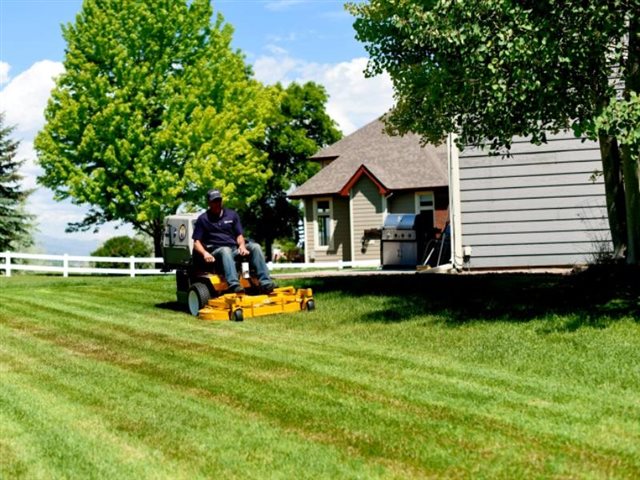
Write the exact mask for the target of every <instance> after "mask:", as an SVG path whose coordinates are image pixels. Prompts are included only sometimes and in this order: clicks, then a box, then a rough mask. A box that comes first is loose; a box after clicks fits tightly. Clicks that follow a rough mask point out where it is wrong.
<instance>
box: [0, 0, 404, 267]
mask: <svg viewBox="0 0 640 480" xmlns="http://www.w3.org/2000/svg"><path fill="white" fill-rule="evenodd" d="M81 7H82V1H81V0H0V111H4V112H5V114H6V121H7V123H8V124H11V125H15V126H16V130H15V134H14V136H15V138H16V139H18V140H20V141H21V149H20V152H19V154H20V158H25V159H26V160H27V163H26V165H25V167H24V168H23V171H22V172H21V173H22V174H23V175H24V176H25V180H24V185H25V187H26V188H36V191H35V193H34V194H33V195H32V196H31V198H30V200H29V204H28V209H29V210H30V211H31V212H32V213H33V214H35V215H36V216H37V220H38V226H39V227H38V228H39V232H38V236H37V239H38V247H39V250H40V251H45V252H47V253H65V252H66V253H70V254H76V255H84V254H88V253H89V252H90V251H91V250H93V249H95V248H96V247H97V246H98V245H99V244H100V243H101V242H102V241H104V240H105V239H107V238H109V237H111V236H113V235H116V234H123V233H127V234H129V233H130V228H128V227H127V226H124V227H123V228H120V229H119V230H117V231H115V230H114V227H115V225H108V226H106V227H103V228H101V231H100V232H99V233H98V234H93V233H76V234H65V233H64V226H65V225H66V223H67V222H70V221H79V220H81V219H82V218H83V215H84V212H85V210H86V209H85V208H83V207H78V206H75V205H71V204H70V203H69V202H64V203H58V202H54V201H53V199H52V195H51V192H50V191H48V190H46V189H44V188H42V187H38V185H37V184H36V181H35V179H36V177H37V175H38V173H39V167H38V166H37V164H36V162H35V158H36V154H35V152H34V151H33V144H32V142H33V137H34V136H35V134H36V133H37V131H38V130H39V129H40V128H41V127H42V125H43V123H44V119H43V116H42V112H43V110H44V107H45V105H46V101H47V98H48V96H49V92H50V90H51V88H52V87H53V80H52V78H53V77H54V76H55V75H57V74H59V73H60V72H61V71H62V68H63V67H62V60H63V58H64V48H65V43H64V40H63V39H62V35H61V29H60V26H61V25H62V24H65V23H68V22H73V21H74V19H75V16H76V14H77V13H78V12H79V11H80V9H81ZM213 7H214V11H216V12H219V13H221V14H222V15H223V16H224V18H225V20H226V21H227V22H228V23H230V24H231V25H233V27H234V29H235V35H234V41H233V44H234V46H235V47H236V48H239V49H240V50H242V51H243V52H244V54H245V56H246V59H247V62H248V63H250V64H252V65H253V67H254V71H255V74H256V77H257V78H258V79H259V80H261V81H263V82H264V83H274V82H276V81H280V82H283V83H285V84H286V83H288V82H291V81H299V82H304V81H315V82H318V83H321V84H322V85H324V86H325V88H326V89H327V91H328V93H329V96H330V99H329V103H328V105H327V110H328V112H329V114H330V115H331V116H332V117H333V118H334V120H336V121H337V122H338V125H339V126H340V127H341V129H342V130H343V132H344V133H346V134H348V133H351V132H352V131H354V130H355V129H357V128H359V127H361V126H363V125H364V124H366V123H368V122H369V121H371V120H373V119H374V118H376V117H377V116H379V115H381V114H382V113H384V112H385V111H386V110H388V109H389V108H390V106H391V104H392V90H391V84H390V81H389V79H388V78H387V77H384V76H383V77H376V78H373V79H365V78H364V75H363V69H364V68H365V66H366V52H365V49H364V47H363V45H362V44H360V43H359V42H357V41H356V40H355V34H354V31H353V27H352V24H353V19H352V17H351V16H350V15H349V14H348V13H347V12H346V11H345V10H344V3H343V2H342V1H335V0H219V1H214V2H213Z"/></svg>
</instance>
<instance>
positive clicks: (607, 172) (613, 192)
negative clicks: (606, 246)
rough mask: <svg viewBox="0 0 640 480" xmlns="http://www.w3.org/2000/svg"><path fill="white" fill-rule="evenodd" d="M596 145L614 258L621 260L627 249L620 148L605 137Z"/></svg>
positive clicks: (600, 138) (610, 138)
mask: <svg viewBox="0 0 640 480" xmlns="http://www.w3.org/2000/svg"><path fill="white" fill-rule="evenodd" d="M598 143H599V144H600V156H601V158H602V171H603V174H604V186H605V193H606V199H607V213H608V217H609V230H610V231H611V241H612V242H613V251H614V257H615V258H622V256H623V255H624V252H625V250H626V248H627V212H626V201H625V191H624V190H625V189H624V183H623V177H622V160H621V158H620V148H619V147H618V142H617V141H616V139H615V138H614V137H610V136H607V135H600V137H599V139H598Z"/></svg>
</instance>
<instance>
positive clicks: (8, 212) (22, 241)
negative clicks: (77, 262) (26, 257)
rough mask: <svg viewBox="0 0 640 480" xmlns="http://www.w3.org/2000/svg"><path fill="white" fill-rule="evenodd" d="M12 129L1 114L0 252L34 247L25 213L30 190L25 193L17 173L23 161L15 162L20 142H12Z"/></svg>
mask: <svg viewBox="0 0 640 480" xmlns="http://www.w3.org/2000/svg"><path fill="white" fill-rule="evenodd" d="M12 132H13V127H7V126H5V124H4V113H0V251H2V252H3V251H5V250H11V249H14V248H17V247H27V246H30V245H32V244H33V239H32V236H31V233H32V229H33V223H32V222H33V215H29V214H28V213H26V211H25V201H26V199H27V197H28V196H29V194H30V193H31V192H30V191H28V190H24V189H22V186H21V185H20V181H21V180H22V175H20V174H19V173H18V170H19V168H20V167H21V166H22V164H23V163H24V160H16V152H17V150H18V147H19V146H20V142H18V141H15V140H12V139H11V133H12Z"/></svg>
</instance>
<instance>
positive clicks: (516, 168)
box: [448, 132, 611, 269]
mask: <svg viewBox="0 0 640 480" xmlns="http://www.w3.org/2000/svg"><path fill="white" fill-rule="evenodd" d="M448 146H449V160H450V162H449V175H450V188H451V203H452V206H451V215H452V220H451V225H452V227H453V235H452V238H453V252H454V255H453V263H454V266H456V267H458V268H461V267H463V265H464V266H469V267H470V268H474V269H475V268H478V269H482V268H523V267H524V268H529V267H556V266H573V265H575V264H586V263H592V262H593V261H594V260H595V259H596V258H597V257H598V256H599V255H601V254H602V252H605V251H607V250H609V251H610V250H611V236H610V232H609V226H608V220H607V218H608V217H607V208H606V197H605V187H604V181H603V178H602V177H601V176H599V177H598V176H597V175H595V176H594V172H596V171H600V170H602V163H601V159H600V149H599V146H598V143H597V142H592V141H585V140H583V139H579V138H575V137H574V136H573V134H572V133H570V132H566V133H560V134H557V135H549V136H548V143H546V144H542V145H539V146H536V145H533V144H531V143H530V142H529V140H528V139H526V138H516V139H514V142H513V144H512V148H511V155H510V156H508V157H504V156H490V155H489V154H488V152H487V151H485V150H482V149H478V148H466V149H464V150H463V151H462V152H459V151H458V150H457V149H456V148H455V146H454V145H453V142H452V141H451V138H450V139H449V142H448Z"/></svg>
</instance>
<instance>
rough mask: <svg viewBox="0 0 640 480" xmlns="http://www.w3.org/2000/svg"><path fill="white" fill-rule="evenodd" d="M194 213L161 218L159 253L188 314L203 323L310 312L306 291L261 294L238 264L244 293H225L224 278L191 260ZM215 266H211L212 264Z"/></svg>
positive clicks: (312, 305)
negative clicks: (161, 239) (173, 274)
mask: <svg viewBox="0 0 640 480" xmlns="http://www.w3.org/2000/svg"><path fill="white" fill-rule="evenodd" d="M197 218H198V214H178V215H170V216H168V217H166V219H165V229H164V239H163V245H162V247H163V248H162V253H163V259H164V270H165V271H171V270H175V271H176V296H177V299H178V302H179V303H181V304H185V305H186V306H187V308H188V310H189V313H191V315H197V316H198V317H199V318H202V319H205V320H232V321H236V322H241V321H243V320H244V319H245V318H251V317H259V316H262V315H271V314H275V313H286V312H298V311H301V310H307V311H311V310H313V309H315V300H314V299H313V292H312V291H311V289H310V288H298V289H296V288H294V287H279V288H275V289H274V290H273V291H272V292H270V293H268V294H264V293H261V291H260V284H259V281H258V278H257V277H256V276H255V272H253V271H251V270H250V269H249V268H248V264H246V263H244V264H240V265H238V270H239V271H238V273H239V274H238V278H239V279H240V284H241V285H242V287H243V288H244V289H245V291H246V293H225V292H226V291H227V290H228V288H229V285H228V284H227V282H226V280H225V278H224V275H222V274H221V273H220V272H216V271H207V270H204V269H203V268H202V267H199V266H198V265H196V262H194V261H193V257H192V252H193V240H192V239H191V234H192V233H193V227H194V224H195V222H196V219H197ZM214 265H215V264H214Z"/></svg>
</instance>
